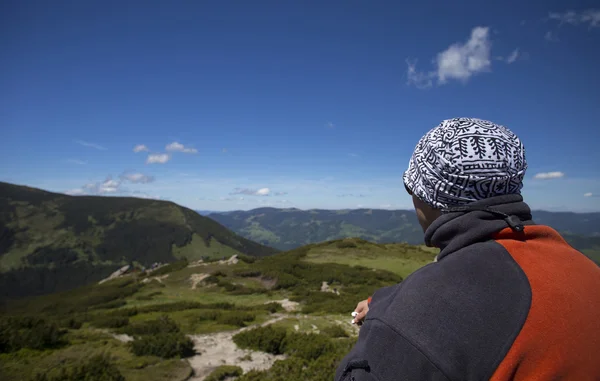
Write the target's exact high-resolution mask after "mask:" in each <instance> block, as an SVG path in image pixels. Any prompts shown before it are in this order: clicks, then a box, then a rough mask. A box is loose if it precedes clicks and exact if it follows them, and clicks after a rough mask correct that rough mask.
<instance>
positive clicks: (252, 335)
mask: <svg viewBox="0 0 600 381" xmlns="http://www.w3.org/2000/svg"><path fill="white" fill-rule="evenodd" d="M285 337H286V330H285V328H282V327H273V326H271V325H268V326H266V327H258V328H254V329H251V330H248V331H244V332H240V333H238V334H236V335H234V336H233V342H234V343H235V344H236V345H237V346H238V347H240V348H243V349H254V350H257V351H262V352H267V353H271V354H274V355H280V354H282V353H283V350H284V347H283V340H284V339H285Z"/></svg>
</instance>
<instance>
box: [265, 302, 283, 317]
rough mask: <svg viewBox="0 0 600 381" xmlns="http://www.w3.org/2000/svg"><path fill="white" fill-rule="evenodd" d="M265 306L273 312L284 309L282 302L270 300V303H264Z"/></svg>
mask: <svg viewBox="0 0 600 381" xmlns="http://www.w3.org/2000/svg"><path fill="white" fill-rule="evenodd" d="M263 308H264V309H266V310H267V311H269V312H270V313H272V314H274V313H275V312H278V311H281V310H283V306H282V305H281V304H280V303H276V302H270V303H267V304H264V305H263Z"/></svg>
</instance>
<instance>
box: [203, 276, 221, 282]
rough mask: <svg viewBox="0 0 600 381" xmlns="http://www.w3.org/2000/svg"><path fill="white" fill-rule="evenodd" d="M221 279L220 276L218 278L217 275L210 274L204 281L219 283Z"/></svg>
mask: <svg viewBox="0 0 600 381" xmlns="http://www.w3.org/2000/svg"><path fill="white" fill-rule="evenodd" d="M220 281H221V280H220V279H219V278H217V277H216V276H214V275H210V276H208V277H206V278H204V280H203V282H204V283H206V284H217V283H219V282H220Z"/></svg>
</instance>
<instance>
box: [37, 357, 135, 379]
mask: <svg viewBox="0 0 600 381" xmlns="http://www.w3.org/2000/svg"><path fill="white" fill-rule="evenodd" d="M53 373H54V374H53V375H48V374H47V373H41V374H36V375H35V376H34V377H33V378H32V379H31V381H125V377H123V375H122V374H121V372H119V369H118V368H117V367H116V365H115V364H114V362H112V361H111V360H110V359H109V358H108V356H106V355H96V356H93V357H91V358H90V359H89V360H87V361H85V362H83V363H82V364H75V365H74V366H72V367H62V368H60V370H59V371H57V372H53Z"/></svg>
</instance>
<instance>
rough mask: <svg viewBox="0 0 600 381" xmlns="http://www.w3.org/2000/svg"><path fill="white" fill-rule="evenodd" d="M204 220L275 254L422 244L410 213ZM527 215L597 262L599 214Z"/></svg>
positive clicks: (236, 214)
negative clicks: (357, 244) (354, 243)
mask: <svg viewBox="0 0 600 381" xmlns="http://www.w3.org/2000/svg"><path fill="white" fill-rule="evenodd" d="M208 217H210V218H212V219H214V220H215V221H218V222H219V223H221V224H223V225H224V226H226V227H227V228H229V229H231V230H233V231H234V232H236V233H238V234H240V235H241V236H243V237H246V238H248V239H251V240H253V241H256V242H259V243H262V244H264V245H269V246H272V247H275V248H278V249H281V250H290V249H293V248H296V247H299V246H302V245H307V244H310V243H315V242H322V241H327V240H333V239H340V238H346V237H358V238H362V239H365V240H368V241H372V242H377V243H390V242H406V243H409V244H421V243H423V231H422V230H421V226H420V225H419V223H418V221H417V217H416V215H415V212H414V211H412V210H411V211H409V210H381V209H353V210H320V209H314V210H300V209H295V208H291V209H277V208H259V209H253V210H249V211H232V212H219V213H212V214H209V215H208ZM533 217H534V220H535V221H536V223H539V224H544V225H549V226H551V227H553V228H554V229H556V230H558V231H559V232H561V233H562V234H563V236H564V237H565V239H566V240H567V241H569V243H571V245H573V246H574V247H575V248H577V249H579V250H581V251H583V252H584V253H585V254H587V255H588V256H590V257H592V258H593V259H596V260H597V261H600V213H564V212H546V211H534V212H533Z"/></svg>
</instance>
